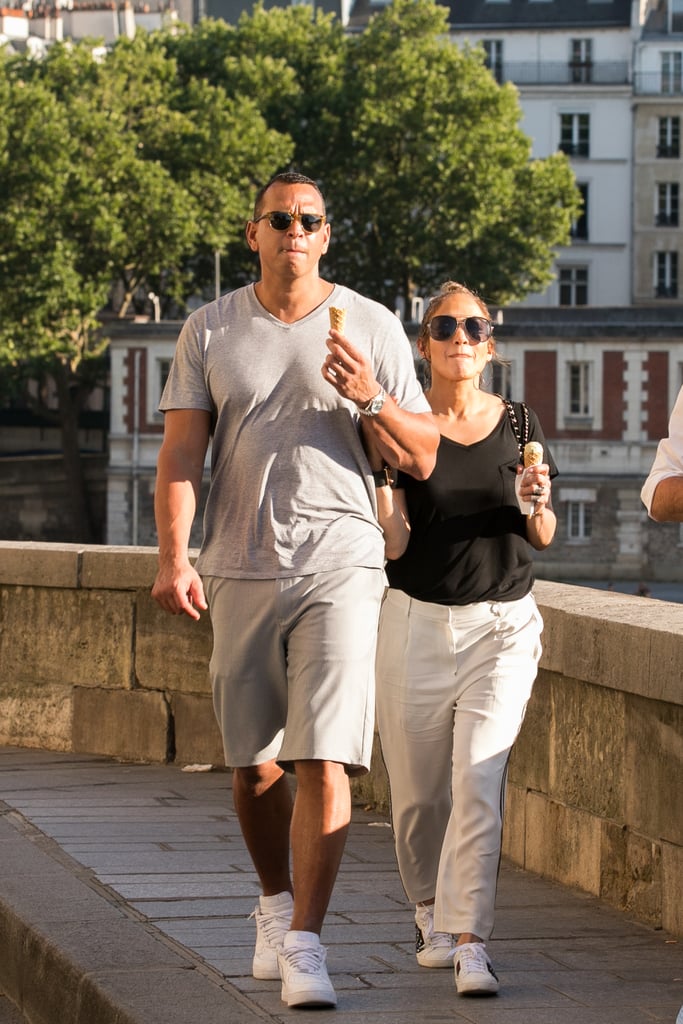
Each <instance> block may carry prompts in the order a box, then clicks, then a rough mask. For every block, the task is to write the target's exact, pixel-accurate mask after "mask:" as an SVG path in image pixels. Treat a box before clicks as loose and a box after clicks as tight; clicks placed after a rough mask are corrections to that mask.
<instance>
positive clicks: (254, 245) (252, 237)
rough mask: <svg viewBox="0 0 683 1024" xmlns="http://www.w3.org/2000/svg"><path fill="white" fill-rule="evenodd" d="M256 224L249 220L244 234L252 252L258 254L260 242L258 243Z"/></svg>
mask: <svg viewBox="0 0 683 1024" xmlns="http://www.w3.org/2000/svg"><path fill="white" fill-rule="evenodd" d="M256 230H257V228H256V224H254V222H253V220H248V221H247V225H246V227H245V229H244V234H245V237H246V239H247V245H248V246H249V248H250V249H251V251H252V252H258V242H257V241H256Z"/></svg>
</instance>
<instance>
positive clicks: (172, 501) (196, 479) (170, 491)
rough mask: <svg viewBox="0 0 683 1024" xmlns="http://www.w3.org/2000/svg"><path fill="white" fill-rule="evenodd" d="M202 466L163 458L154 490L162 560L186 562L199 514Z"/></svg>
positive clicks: (169, 457)
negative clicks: (198, 503)
mask: <svg viewBox="0 0 683 1024" xmlns="http://www.w3.org/2000/svg"><path fill="white" fill-rule="evenodd" d="M201 474H202V467H199V471H198V472H197V469H196V467H191V466H187V465H184V464H183V462H182V460H179V459H177V458H175V457H173V456H166V457H163V456H162V457H160V459H159V466H158V471H157V483H156V487H155V491H154V514H155V519H156V526H157V535H158V538H159V561H160V562H165V563H178V562H184V561H185V560H186V559H187V557H188V548H189V541H190V533H191V530H192V523H193V522H194V517H195V514H196V511H197V502H198V495H199V488H200V486H201Z"/></svg>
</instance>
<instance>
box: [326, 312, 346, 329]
mask: <svg viewBox="0 0 683 1024" xmlns="http://www.w3.org/2000/svg"><path fill="white" fill-rule="evenodd" d="M345 320H346V310H345V309H339V307H338V306H330V327H331V328H332V329H333V330H335V331H343V330H344V321H345Z"/></svg>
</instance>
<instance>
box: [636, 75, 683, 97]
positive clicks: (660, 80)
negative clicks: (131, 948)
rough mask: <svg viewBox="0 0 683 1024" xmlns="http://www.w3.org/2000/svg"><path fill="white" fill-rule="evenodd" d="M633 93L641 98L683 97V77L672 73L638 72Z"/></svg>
mask: <svg viewBox="0 0 683 1024" xmlns="http://www.w3.org/2000/svg"><path fill="white" fill-rule="evenodd" d="M633 91H634V93H636V94H637V95H640V96H646V95H650V96H683V75H681V74H676V73H674V72H670V71H669V72H662V71H636V72H635V73H634V75H633Z"/></svg>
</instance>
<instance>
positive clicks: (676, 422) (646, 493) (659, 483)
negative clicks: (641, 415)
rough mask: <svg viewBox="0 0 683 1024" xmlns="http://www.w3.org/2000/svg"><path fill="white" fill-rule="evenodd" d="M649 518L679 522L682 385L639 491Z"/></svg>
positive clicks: (682, 503)
mask: <svg viewBox="0 0 683 1024" xmlns="http://www.w3.org/2000/svg"><path fill="white" fill-rule="evenodd" d="M640 497H641V499H642V502H643V504H644V505H645V508H646V509H647V511H648V515H649V516H650V518H651V519H654V520H655V521H656V522H658V523H681V522H683V388H681V390H680V391H679V392H678V398H677V399H676V403H675V405H674V407H673V411H672V413H671V419H670V420H669V436H668V437H664V438H662V440H661V441H660V442H659V445H658V446H657V454H656V456H655V461H654V462H653V464H652V469H651V470H650V473H649V475H648V478H647V480H646V481H645V483H644V484H643V489H642V490H641V492H640Z"/></svg>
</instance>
